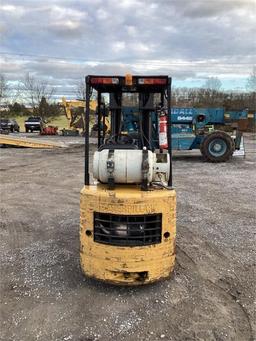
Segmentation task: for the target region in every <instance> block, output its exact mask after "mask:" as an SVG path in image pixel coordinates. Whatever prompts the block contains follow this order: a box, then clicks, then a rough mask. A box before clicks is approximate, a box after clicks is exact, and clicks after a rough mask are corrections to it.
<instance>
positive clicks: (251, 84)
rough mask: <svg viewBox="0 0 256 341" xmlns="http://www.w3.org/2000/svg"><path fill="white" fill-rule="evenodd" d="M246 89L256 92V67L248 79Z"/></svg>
mask: <svg viewBox="0 0 256 341" xmlns="http://www.w3.org/2000/svg"><path fill="white" fill-rule="evenodd" d="M246 89H247V90H248V91H250V92H256V66H254V67H253V69H252V73H251V75H250V77H249V78H248V79H247V84H246Z"/></svg>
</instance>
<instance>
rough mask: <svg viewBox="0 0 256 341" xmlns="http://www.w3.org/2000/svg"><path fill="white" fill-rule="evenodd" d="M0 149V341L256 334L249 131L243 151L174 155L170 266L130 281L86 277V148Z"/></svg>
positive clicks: (255, 176) (209, 338) (218, 340)
mask: <svg viewBox="0 0 256 341" xmlns="http://www.w3.org/2000/svg"><path fill="white" fill-rule="evenodd" d="M56 139H57V140H62V141H63V140H64V141H66V142H67V143H69V144H70V146H69V148H66V149H59V150H35V149H16V148H3V149H1V150H0V153H1V192H0V194H1V225H0V262H1V265H0V266H1V269H0V277H1V278H0V280H1V287H0V290H1V291H0V298H1V308H0V309H1V310H0V313H1V325H0V340H3V341H9V340H15V341H30V340H45V341H49V340H56V341H57V340H58V341H59V340H63V341H64V340H65V341H66V340H73V341H93V340H102V341H103V340H104V341H107V340H152V341H156V340H175V341H176V340H177V341H185V340H198V341H202V340H206V341H214V340H215V341H227V340H228V341H229V340H235V341H250V340H254V337H255V330H256V328H255V316H254V312H255V308H254V306H253V296H254V295H255V283H254V282H255V268H254V263H255V220H256V219H255V202H256V193H255V180H256V172H255V155H256V154H254V153H252V152H253V151H255V137H253V136H252V135H249V134H247V135H246V140H245V141H246V151H247V155H246V158H245V159H243V158H241V157H235V158H233V159H232V160H231V161H230V162H227V163H223V164H210V163H206V162H203V161H202V159H201V156H200V154H199V153H198V152H187V153H181V152H177V153H175V155H176V156H175V157H174V183H175V187H176V190H177V199H178V207H177V212H178V220H177V230H178V231H177V232H178V235H177V245H178V247H177V263H176V267H175V271H174V273H173V275H172V277H171V278H170V279H169V280H166V281H163V282H160V283H157V284H154V285H149V286H144V287H138V288H134V287H133V288H127V287H115V286H110V285H107V284H103V283H98V282H96V281H93V280H89V279H87V278H85V277H83V275H82V273H81V271H80V268H79V235H78V232H79V191H80V189H81V188H82V185H83V176H84V174H83V163H84V159H83V147H82V146H81V145H79V143H76V144H75V145H72V143H73V142H75V141H82V139H79V140H76V139H75V138H63V137H57V138H56Z"/></svg>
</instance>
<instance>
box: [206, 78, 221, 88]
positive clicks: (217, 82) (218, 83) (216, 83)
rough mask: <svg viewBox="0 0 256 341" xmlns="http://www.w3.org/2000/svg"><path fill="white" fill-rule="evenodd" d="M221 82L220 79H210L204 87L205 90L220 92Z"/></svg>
mask: <svg viewBox="0 0 256 341" xmlns="http://www.w3.org/2000/svg"><path fill="white" fill-rule="evenodd" d="M221 85H222V84H221V81H220V80H219V78H218V77H209V78H208V79H207V80H206V82H205V84H204V85H203V86H202V87H203V88H204V89H208V90H215V91H219V90H220V88H221Z"/></svg>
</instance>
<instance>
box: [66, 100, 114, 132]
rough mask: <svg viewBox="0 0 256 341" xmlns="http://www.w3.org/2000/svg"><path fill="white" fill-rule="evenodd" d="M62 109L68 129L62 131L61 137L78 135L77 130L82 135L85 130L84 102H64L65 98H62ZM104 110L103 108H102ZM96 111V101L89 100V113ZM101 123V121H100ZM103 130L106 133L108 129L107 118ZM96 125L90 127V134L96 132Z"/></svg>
mask: <svg viewBox="0 0 256 341" xmlns="http://www.w3.org/2000/svg"><path fill="white" fill-rule="evenodd" d="M61 105H62V107H63V108H64V110H65V114H66V117H67V119H68V121H69V129H63V131H62V132H63V135H78V134H79V130H80V131H81V133H82V135H83V133H84V130H85V121H84V110H85V106H86V103H85V100H77V99H76V100H66V98H65V97H62V103H61ZM104 108H105V106H104ZM96 111H97V101H96V100H93V99H91V100H90V112H91V113H95V112H96ZM102 122H103V120H102ZM101 124H102V123H101ZM104 124H105V130H106V131H107V130H108V129H109V127H110V122H109V120H108V118H105V122H104ZM97 126H98V124H97V123H95V124H94V125H93V126H92V129H91V132H92V133H93V132H95V131H97V130H98V127H97Z"/></svg>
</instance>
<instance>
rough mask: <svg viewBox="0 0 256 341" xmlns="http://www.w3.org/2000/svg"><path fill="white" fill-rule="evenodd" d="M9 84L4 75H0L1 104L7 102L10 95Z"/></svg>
mask: <svg viewBox="0 0 256 341" xmlns="http://www.w3.org/2000/svg"><path fill="white" fill-rule="evenodd" d="M9 90H10V88H9V85H8V83H7V80H6V78H5V76H4V75H0V104H3V103H5V102H7V99H8V96H9Z"/></svg>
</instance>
